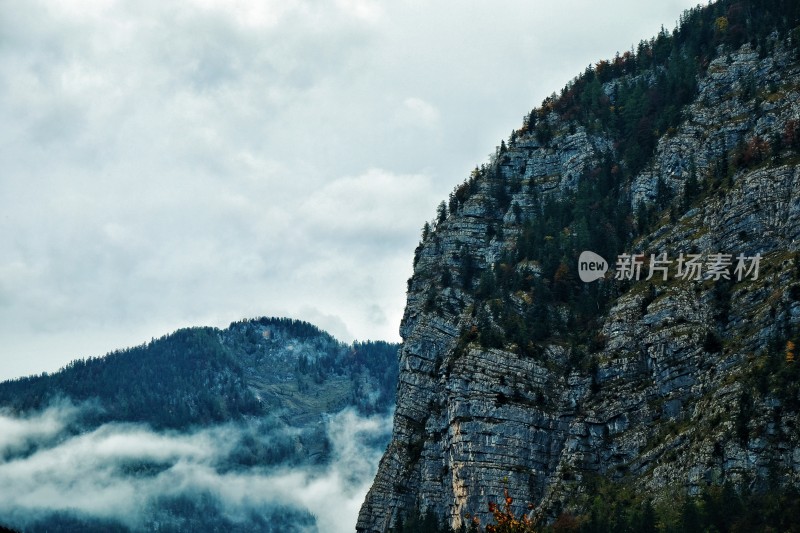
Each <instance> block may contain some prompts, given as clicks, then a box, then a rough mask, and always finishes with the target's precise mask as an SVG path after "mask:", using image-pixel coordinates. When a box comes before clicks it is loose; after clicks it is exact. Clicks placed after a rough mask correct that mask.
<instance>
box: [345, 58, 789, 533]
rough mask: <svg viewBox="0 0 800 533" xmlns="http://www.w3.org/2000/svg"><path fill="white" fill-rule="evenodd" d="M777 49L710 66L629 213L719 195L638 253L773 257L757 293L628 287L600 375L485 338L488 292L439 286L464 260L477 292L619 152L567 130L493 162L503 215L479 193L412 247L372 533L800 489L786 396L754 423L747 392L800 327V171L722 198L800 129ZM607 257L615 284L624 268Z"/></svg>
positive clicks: (371, 505) (659, 227)
mask: <svg viewBox="0 0 800 533" xmlns="http://www.w3.org/2000/svg"><path fill="white" fill-rule="evenodd" d="M775 50H776V51H775V53H774V54H772V55H770V56H768V57H766V58H764V59H759V58H758V55H757V54H756V53H755V52H754V51H753V50H751V48H750V46H749V45H745V46H743V47H742V48H741V49H739V50H737V51H734V52H732V53H730V54H726V55H723V56H721V57H720V58H719V59H717V60H715V61H713V62H712V63H711V64H710V65H709V67H708V70H707V75H706V76H705V77H704V78H703V79H701V80H699V91H698V94H697V97H696V98H695V100H694V101H693V102H692V103H691V104H690V105H689V106H688V107H687V108H686V110H685V112H684V115H683V116H684V119H683V121H682V122H681V125H680V127H678V128H677V129H676V131H673V132H669V134H668V135H664V136H663V137H661V139H660V141H659V143H658V146H657V149H656V152H655V156H654V157H653V159H652V160H651V161H650V163H649V164H648V165H647V167H646V168H645V169H644V170H643V171H641V172H640V173H639V174H638V175H636V176H635V177H633V179H632V181H631V182H630V183H629V193H630V200H631V204H632V207H633V208H634V209H635V208H636V206H638V205H639V204H640V203H643V204H645V205H648V204H651V203H652V202H653V201H654V200H655V199H656V197H657V195H658V190H657V188H658V187H667V188H668V194H669V195H670V196H671V197H673V198H676V199H679V198H680V197H681V196H682V195H683V193H684V191H685V188H686V183H687V181H688V180H689V179H690V177H691V178H692V179H696V180H697V181H698V182H699V183H700V184H701V185H702V184H705V185H706V187H707V188H708V189H709V190H710V192H708V193H707V194H704V195H703V196H702V197H701V198H700V199H699V200H698V201H696V202H695V203H694V205H691V206H688V207H686V208H685V209H683V210H682V211H681V212H679V213H677V214H676V215H675V216H673V217H672V219H670V217H669V216H668V214H667V213H666V212H663V213H661V214H660V216H661V217H662V218H661V220H660V222H659V223H658V224H656V228H655V229H654V230H652V231H651V232H649V233H648V234H645V235H642V236H641V237H640V238H638V239H637V240H636V241H635V242H634V243H633V247H634V248H635V249H631V250H630V252H631V253H642V254H645V256H646V257H649V256H650V255H651V254H660V253H664V252H666V253H667V254H668V256H669V257H670V258H673V259H674V258H677V257H678V256H679V254H681V253H694V252H699V253H706V254H709V253H725V254H732V255H733V256H734V257H735V256H736V255H738V254H744V255H746V256H754V255H755V254H760V256H761V258H762V259H761V262H760V264H759V275H758V278H757V279H751V278H752V276H751V277H750V278H748V279H744V280H743V281H740V282H736V281H735V280H734V282H732V283H730V284H729V285H727V287H729V290H728V291H727V293H726V294H727V297H726V299H724V301H721V300H720V298H721V297H720V296H719V294H720V291H719V287H718V286H717V285H716V282H715V281H714V280H705V281H703V280H700V281H693V280H679V279H674V275H673V276H671V277H670V279H668V280H667V281H660V280H659V281H654V282H647V283H645V282H644V281H640V282H633V283H631V286H630V288H629V289H628V290H626V291H624V292H622V293H621V294H620V295H619V296H618V297H617V298H616V299H615V301H614V302H613V304H612V306H611V308H610V310H609V311H608V312H607V313H606V314H605V315H604V316H602V317H601V318H600V321H599V322H600V324H599V326H598V332H599V338H600V339H601V342H599V345H598V346H596V347H595V348H594V349H593V353H592V354H591V355H590V357H589V360H591V361H592V362H593V363H592V364H593V365H594V366H593V367H592V368H584V367H582V366H581V365H571V364H570V363H569V361H570V360H571V359H570V358H571V357H573V356H574V355H575V354H574V353H573V352H574V350H575V348H574V347H571V346H564V345H560V344H558V343H551V344H548V345H546V346H544V347H543V349H542V350H541V353H540V355H539V356H537V357H530V356H523V355H520V353H519V350H516V349H515V348H514V347H513V346H508V345H505V346H503V348H482V347H481V346H480V345H479V344H478V343H477V342H475V341H474V337H471V336H470V332H474V331H475V329H474V328H476V327H477V324H478V322H477V319H476V316H475V310H476V306H477V305H478V304H479V302H477V301H476V297H475V295H474V291H468V290H464V289H462V288H459V286H458V284H455V283H454V284H452V286H445V285H446V284H444V283H443V282H442V279H443V277H448V276H449V277H450V278H452V279H457V278H458V277H459V276H463V273H464V270H465V267H464V265H465V264H467V263H468V264H469V268H470V269H472V270H474V274H473V278H475V279H477V278H478V277H480V275H481V273H482V272H484V271H486V270H487V269H491V268H493V266H492V265H493V264H494V263H495V261H496V260H497V258H498V257H500V256H501V255H502V253H503V252H504V251H505V250H508V249H511V248H513V245H514V242H515V240H516V239H517V238H518V237H519V235H520V232H521V231H522V225H521V224H520V223H519V219H520V218H521V219H525V218H528V219H530V218H535V217H536V216H537V210H536V209H535V206H536V205H538V204H539V202H541V201H542V199H543V198H547V197H554V198H556V197H559V196H560V195H563V194H564V193H565V191H568V190H573V189H574V188H575V187H576V186H577V183H578V181H577V180H578V179H579V176H580V175H581V173H582V172H583V170H584V168H586V167H587V166H590V165H591V164H593V163H595V162H596V161H597V160H598V158H599V157H600V154H601V153H602V152H605V151H607V150H608V149H609V148H610V147H611V145H610V141H609V140H608V139H605V138H603V137H602V136H597V135H594V134H591V133H588V132H587V131H585V130H583V129H582V128H581V127H580V126H578V127H577V128H576V127H574V125H572V128H571V126H570V124H565V123H560V122H559V121H558V119H556V118H555V116H551V117H550V118H549V119H548V121H549V124H550V125H551V127H552V128H553V130H554V137H553V139H552V141H551V142H550V143H549V145H547V146H545V145H542V144H541V143H539V142H538V141H537V140H536V139H535V138H534V137H533V136H532V135H531V136H521V137H520V138H518V139H517V141H516V142H514V143H509V147H508V150H507V152H506V153H504V154H499V155H498V160H499V168H500V169H501V173H502V176H503V177H504V178H505V179H506V180H507V182H508V183H509V201H508V202H507V206H498V205H497V204H496V203H493V202H492V200H491V197H492V192H491V187H492V186H493V185H492V184H491V183H490V182H489V181H488V180H483V181H481V180H479V181H478V182H477V184H476V185H475V187H476V190H475V191H474V193H473V194H472V195H471V196H469V198H468V199H467V200H466V201H465V202H464V203H463V204H462V205H459V207H458V210H457V211H456V212H454V213H450V215H449V216H448V218H447V219H446V220H445V221H444V222H442V223H440V224H438V225H437V227H436V228H435V231H433V232H432V234H431V235H430V236H429V237H428V239H427V240H426V241H425V242H423V243H422V244H421V247H420V248H419V249H418V253H417V258H416V264H415V274H414V276H413V278H412V280H411V281H410V285H409V292H408V305H407V308H406V312H405V316H404V319H403V323H402V327H401V334H402V337H403V339H404V343H403V346H402V348H401V350H400V354H399V364H400V378H399V386H398V393H397V407H396V413H395V421H394V433H393V438H392V441H391V444H390V445H389V447H388V449H387V451H386V454H385V455H384V457H383V459H382V461H381V463H380V467H379V471H378V474H377V477H376V479H375V482H374V485H373V486H372V488H371V490H370V492H369V494H368V495H367V498H366V501H365V502H364V505H363V507H362V509H361V514H360V517H359V521H358V525H357V529H358V530H359V531H363V532H384V531H387V530H388V528H390V527H391V526H392V525H393V524H394V523H395V522H396V520H397V518H398V517H399V516H403V515H405V514H407V513H409V512H416V511H421V512H425V511H426V510H428V509H432V510H433V511H434V512H435V513H436V514H437V515H439V516H444V517H446V518H447V520H448V521H449V523H450V524H451V525H452V526H453V527H460V526H461V523H462V521H463V520H464V514H465V513H467V512H468V513H471V514H472V515H475V516H479V517H481V519H482V521H483V523H486V522H487V521H489V516H488V513H487V511H486V509H487V502H489V501H497V500H498V499H500V498H501V497H502V494H503V489H504V488H505V487H507V488H508V490H509V491H510V492H511V493H512V494H513V495H515V497H516V499H517V500H520V501H522V500H525V501H529V502H532V503H533V504H534V505H535V507H536V509H535V513H537V514H538V515H540V516H543V517H548V516H549V517H552V516H553V513H555V512H556V510H557V509H559V508H560V507H563V506H567V507H568V506H569V505H570V503H571V502H574V501H576V500H575V499H576V497H577V496H579V495H580V494H581V493H582V492H583V491H584V490H585V484H584V483H585V481H586V480H587V479H588V478H589V477H590V476H594V475H601V476H604V477H607V478H610V479H625V480H628V481H630V482H632V483H634V484H635V485H636V486H637V487H639V488H641V489H642V490H647V491H649V492H650V493H652V494H658V491H659V490H660V489H662V488H663V487H667V486H677V487H682V488H684V489H688V490H689V491H690V492H692V491H697V490H698V489H699V487H701V486H702V485H703V484H705V483H707V482H723V481H731V482H734V483H737V484H742V483H747V484H750V485H751V486H752V487H755V488H758V487H760V486H763V485H764V483H766V480H767V479H768V478H770V476H772V477H773V479H774V478H777V479H778V480H779V482H780V483H783V484H795V485H797V484H798V483H800V453H798V449H800V448H798V445H800V433H799V432H798V428H800V420H798V413H797V410H796V409H791V408H788V407H786V406H785V402H786V398H785V395H783V396H782V395H781V394H780V391H774V390H766V391H763V392H762V393H761V394H759V395H757V396H756V397H752V398H750V401H751V403H752V405H748V411H747V413H746V416H745V415H744V414H742V409H743V407H742V405H743V394H744V391H745V388H746V387H745V386H744V383H745V382H746V381H747V380H748V379H752V375H753V370H754V368H757V367H758V366H759V365H763V364H765V363H764V361H765V359H764V357H765V356H764V355H763V354H764V353H765V350H766V348H767V345H768V343H769V341H770V339H771V338H775V337H776V336H778V335H779V334H780V333H781V332H782V331H784V330H786V329H787V328H789V327H791V326H794V325H797V324H798V323H800V303H799V302H797V301H795V300H794V299H793V297H792V294H791V293H792V291H789V290H788V289H789V288H790V287H791V286H792V285H793V284H796V283H798V281H800V279H799V278H798V272H799V270H798V267H797V264H796V255H795V254H796V253H797V252H798V247H799V246H800V168H798V162H799V161H800V159H799V158H798V156H797V153H796V152H794V153H792V152H790V153H789V154H788V155H783V156H780V157H771V158H769V159H768V160H765V161H763V162H761V163H759V164H757V165H751V166H747V167H742V168H740V169H739V170H737V171H736V172H735V173H733V175H732V176H731V178H730V183H727V184H726V185H725V186H720V187H719V188H718V189H717V190H713V187H712V184H711V181H710V180H711V177H710V176H711V173H712V169H713V165H714V164H715V162H716V161H717V160H718V159H719V158H720V157H723V156H725V155H726V154H728V153H731V152H732V151H733V150H734V149H735V148H736V147H742V146H746V145H747V144H748V143H751V142H757V141H760V140H765V139H766V140H769V139H770V138H771V137H774V136H775V135H780V134H781V132H783V131H784V129H785V127H786V125H787V123H789V122H790V121H792V120H796V119H798V117H800V65H798V63H797V62H796V61H793V60H791V59H790V56H789V55H788V53H787V52H786V51H785V50H784V49H783V48H782V47H781V43H777V45H776V49H775ZM745 83H755V87H754V88H753V87H749V88H748V89H747V90H744V88H743V87H744V84H745ZM611 89H612V88H610V87H608V86H607V87H605V92H606V94H612V93H613V91H612V90H611ZM570 129H572V130H573V131H572V133H570ZM659 181H660V183H659ZM495 196H496V195H495ZM676 203H679V202H678V200H675V201H674V202H673V204H676ZM515 211H516V212H515ZM606 259H607V260H609V264H610V266H611V269H612V270H613V268H614V259H615V258H606ZM522 267H524V265H522ZM530 267H531V268H530V269H529V271H530V272H531V273H532V275H533V276H537V275H540V272H539V271H537V265H530ZM517 268H521V266H520V265H517ZM673 268H674V265H673ZM445 272H447V275H445ZM643 277H644V276H643ZM599 283H607V284H608V283H614V280H610V279H606V280H601V281H600V282H599ZM798 292H800V291H798ZM525 297H526V296H525V295H511V297H510V300H511V301H512V302H513V301H514V298H517V299H523V298H525ZM563 311H564V312H567V310H563ZM722 313H724V314H725V318H724V320H723V319H720V316H721V314H722ZM492 320H493V317H491V316H490V317H489V326H490V327H493V326H495V324H494V323H493V322H492ZM484 326H485V325H484ZM709 339H710V340H709ZM715 340H716V342H717V345H715V344H714V341H715ZM794 400H797V398H794Z"/></svg>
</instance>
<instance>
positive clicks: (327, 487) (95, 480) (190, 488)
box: [0, 404, 391, 533]
mask: <svg viewBox="0 0 800 533" xmlns="http://www.w3.org/2000/svg"><path fill="white" fill-rule="evenodd" d="M80 416H81V409H79V408H77V407H75V406H72V405H70V404H62V405H58V406H54V407H51V408H49V409H47V410H45V411H43V412H42V413H39V414H36V415H33V416H30V417H27V418H16V417H12V416H10V415H8V414H3V415H0V430H6V431H3V432H2V437H0V439H1V440H0V457H2V461H0V517H1V518H2V520H4V521H5V522H6V523H10V524H12V525H14V526H16V527H25V526H28V525H30V524H35V523H37V521H41V520H44V519H46V518H47V517H48V516H51V517H52V516H53V513H61V515H62V516H63V515H65V514H66V515H69V516H74V517H77V518H78V519H81V520H86V519H89V518H91V519H94V520H99V521H106V523H121V524H123V525H125V526H126V527H129V528H131V529H133V530H139V529H142V528H144V527H147V526H152V524H153V523H154V521H161V523H162V525H164V523H169V520H170V519H174V518H175V517H174V516H171V515H170V514H169V511H165V508H167V509H170V507H169V505H170V503H169V502H176V501H177V502H180V501H182V499H183V500H185V501H189V502H192V505H195V506H196V505H198V502H200V503H199V505H202V509H203V510H204V512H208V513H211V514H213V515H215V516H217V517H220V518H219V519H222V520H225V521H226V523H228V524H232V525H234V526H235V525H237V524H252V523H253V521H254V520H263V521H265V523H271V522H272V521H274V520H276V519H277V520H280V519H285V518H289V519H291V516H292V514H291V513H292V512H293V510H294V511H298V510H299V511H301V513H300V514H298V515H297V516H299V517H301V518H300V519H299V520H300V521H302V518H303V517H308V516H309V514H308V513H311V514H313V515H314V516H315V517H316V518H317V526H316V528H315V527H313V526H312V525H310V524H306V525H304V526H303V527H300V528H297V529H295V530H297V531H304V532H306V531H319V532H322V533H325V532H330V533H338V532H344V531H348V532H349V531H352V528H353V525H354V524H355V520H356V515H357V513H358V509H359V506H360V504H361V502H362V501H363V498H364V495H365V494H366V491H367V489H368V487H369V485H370V483H371V481H372V478H373V476H374V474H375V470H376V466H377V463H378V460H379V458H380V455H381V453H382V452H383V446H382V445H381V444H385V440H386V438H387V435H388V432H389V431H390V424H391V422H390V420H391V419H390V418H380V417H371V418H363V417H360V416H358V415H357V414H355V413H354V412H353V411H350V410H346V411H343V412H341V413H338V414H337V415H334V416H332V417H330V419H329V420H328V421H327V422H326V435H327V437H328V439H329V441H330V443H331V451H330V462H329V463H327V464H326V465H323V466H319V465H317V466H309V465H303V464H300V465H296V466H295V467H294V468H288V467H286V466H276V467H271V468H270V467H265V466H258V465H256V466H242V465H241V464H237V462H236V461H235V460H233V459H232V458H233V457H234V456H235V455H236V453H237V451H238V450H240V449H241V447H242V442H243V440H244V439H245V438H248V437H253V436H254V435H255V436H256V437H257V438H263V439H266V440H267V441H268V440H269V439H271V438H275V437H276V436H278V437H280V435H278V433H277V432H280V431H291V430H287V429H275V430H274V432H273V433H270V434H263V433H258V432H254V431H253V429H254V428H252V427H247V425H236V424H225V425H220V426H216V427H211V428H207V429H202V430H198V431H194V432H189V433H178V432H164V433H157V432H154V431H153V430H151V429H150V428H148V427H146V426H140V425H129V424H106V425H103V426H101V427H99V428H96V429H94V430H92V431H89V432H85V433H76V432H71V431H70V430H69V429H70V426H71V425H72V424H74V423H76V422H78V421H79V420H80ZM267 444H269V443H268V442H267ZM165 502H167V503H166V504H165ZM172 505H173V506H174V503H173V504H172ZM276 517H277V518H276Z"/></svg>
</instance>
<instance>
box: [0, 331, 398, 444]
mask: <svg viewBox="0 0 800 533" xmlns="http://www.w3.org/2000/svg"><path fill="white" fill-rule="evenodd" d="M396 352H397V345H393V344H390V343H386V342H364V343H355V344H352V345H345V344H344V343H341V342H339V341H337V340H336V339H334V338H333V337H331V336H330V335H329V334H327V333H325V332H323V331H321V330H319V329H317V328H316V327H315V326H313V325H311V324H308V323H305V322H300V321H295V320H290V319H279V318H261V319H257V320H249V321H241V322H237V323H234V324H231V326H230V327H229V328H228V329H225V330H217V329H214V328H190V329H183V330H179V331H176V332H175V333H173V334H171V335H167V336H164V337H162V338H160V339H157V340H153V341H151V342H150V343H148V344H146V345H142V346H137V347H134V348H128V349H124V350H117V351H114V352H112V353H109V354H107V355H106V356H104V357H92V358H88V359H80V360H75V361H73V362H72V363H70V364H69V365H67V366H66V367H65V368H64V369H62V370H61V371H59V372H56V373H53V374H42V375H40V376H31V377H26V378H21V379H15V380H11V381H6V382H3V383H0V406H6V407H10V408H12V409H13V410H15V411H18V412H25V411H30V410H38V409H41V408H43V407H45V406H47V405H48V404H49V403H50V402H52V401H53V400H54V399H57V398H60V397H65V398H69V399H71V400H73V401H77V402H82V401H87V400H97V402H98V408H99V409H98V412H97V413H96V416H95V423H102V422H105V421H126V422H147V423H149V424H151V425H152V426H153V427H156V428H186V427H189V426H192V425H203V424H209V423H213V422H221V421H225V420H238V419H241V418H242V417H246V416H256V415H262V414H266V413H272V412H280V413H281V414H284V415H285V419H286V420H287V421H293V422H294V423H298V424H302V423H303V422H307V421H309V420H311V419H313V418H316V419H318V418H319V416H320V415H321V414H322V413H324V412H335V411H337V410H340V409H342V408H344V407H346V406H353V407H357V408H358V409H360V410H361V411H362V412H364V413H365V414H367V413H371V412H386V411H387V410H388V409H390V408H391V406H392V403H393V396H394V392H395V390H394V389H395V385H396V380H397V377H396V375H397V363H396V356H397V354H396ZM312 384H313V390H312ZM299 417H302V419H301V418H299Z"/></svg>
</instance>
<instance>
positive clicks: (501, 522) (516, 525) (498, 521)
mask: <svg viewBox="0 0 800 533" xmlns="http://www.w3.org/2000/svg"><path fill="white" fill-rule="evenodd" d="M503 497H504V503H503V505H502V507H501V506H499V505H497V504H496V503H494V502H491V503H489V512H491V513H492V516H493V517H494V521H495V523H494V524H489V525H487V526H486V533H537V531H538V530H537V529H536V528H535V527H534V524H533V521H532V520H531V519H530V518H529V517H528V516H527V515H525V514H523V515H522V516H521V517H519V518H517V516H516V515H515V514H514V511H513V510H512V509H511V504H512V503H514V499H513V498H512V497H511V496H510V495H509V494H508V489H504V490H503Z"/></svg>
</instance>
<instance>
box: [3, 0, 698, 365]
mask: <svg viewBox="0 0 800 533" xmlns="http://www.w3.org/2000/svg"><path fill="white" fill-rule="evenodd" d="M695 3H696V2H691V1H686V0H647V1H642V0H607V1H604V2H597V1H596V0H558V1H551V0H547V1H544V0H540V1H536V2H532V1H522V0H501V1H493V2H480V3H479V2H474V1H465V0H439V1H435V2H422V1H418V0H392V1H391V2H377V1H370V0H338V1H323V0H291V1H289V0H268V1H258V0H238V1H237V0H230V1H223V0H192V1H182V2H177V1H170V0H152V1H151V0H137V1H128V2H124V1H119V2H117V1H113V0H80V1H62V0H51V1H39V0H19V1H15V0H0V124H1V125H2V126H1V127H0V379H6V378H11V377H16V376H20V375H25V374H30V373H38V372H41V371H53V370H55V369H57V368H59V367H60V366H62V365H63V364H65V363H66V362H68V361H69V360H72V359H75V358H78V357H88V356H98V355H102V354H104V353H106V352H108V351H110V350H113V349H116V348H123V347H126V346H130V345H135V344H140V343H142V342H145V341H148V340H149V339H150V338H151V337H158V336H161V335H163V334H166V333H169V332H171V331H173V330H175V329H176V328H179V327H184V326H190V325H212V326H219V327H225V326H227V325H228V324H229V323H230V322H231V321H233V320H238V319H241V318H249V317H256V316H263V315H267V316H288V317H292V318H298V319H303V320H307V321H310V322H312V323H314V324H316V325H318V326H320V327H322V328H324V329H326V330H328V331H330V332H331V333H332V334H334V335H335V336H337V337H338V338H340V339H342V340H345V341H349V340H352V339H361V340H366V339H386V340H399V335H398V326H399V323H400V318H401V316H402V312H403V307H404V304H405V288H406V280H407V279H408V277H409V276H410V274H411V261H412V257H413V251H414V247H415V246H416V244H417V242H418V240H419V235H420V229H421V227H422V225H423V223H424V222H425V220H427V219H430V218H432V217H433V215H434V212H435V208H436V205H437V204H438V203H439V201H440V200H442V199H444V198H446V196H447V194H448V193H449V192H450V191H451V190H452V188H453V187H454V186H455V185H457V184H458V183H460V182H461V181H463V180H464V178H466V177H467V176H468V174H469V171H470V169H471V168H473V167H474V166H475V165H476V164H480V163H482V162H484V161H486V159H487V156H488V154H489V153H490V152H491V151H493V149H494V147H495V145H497V144H499V142H500V139H501V138H504V137H508V135H509V133H510V132H511V130H512V129H513V128H516V127H518V126H519V125H520V124H521V123H522V117H523V115H525V114H527V112H528V111H530V109H531V108H532V107H534V106H537V105H539V104H540V103H541V101H542V99H543V98H544V97H546V96H547V95H549V94H550V93H551V92H553V91H557V90H559V89H560V88H561V87H562V86H563V85H564V84H565V83H566V82H567V81H568V80H569V79H571V78H572V77H574V75H576V74H578V73H579V72H581V71H582V70H583V69H584V68H585V67H586V66H587V65H589V64H590V63H594V62H596V61H598V60H599V59H603V58H610V57H613V55H614V53H615V52H617V51H624V50H627V49H630V47H631V45H632V44H634V43H638V41H639V40H640V39H642V38H649V37H650V36H652V35H654V34H655V33H656V32H657V31H658V30H659V28H660V27H661V25H662V24H663V25H664V26H666V27H667V28H669V29H672V28H673V27H674V26H675V23H676V21H677V19H678V17H679V15H680V13H681V12H682V11H683V10H684V9H686V8H688V7H691V6H692V5H694V4H695Z"/></svg>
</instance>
